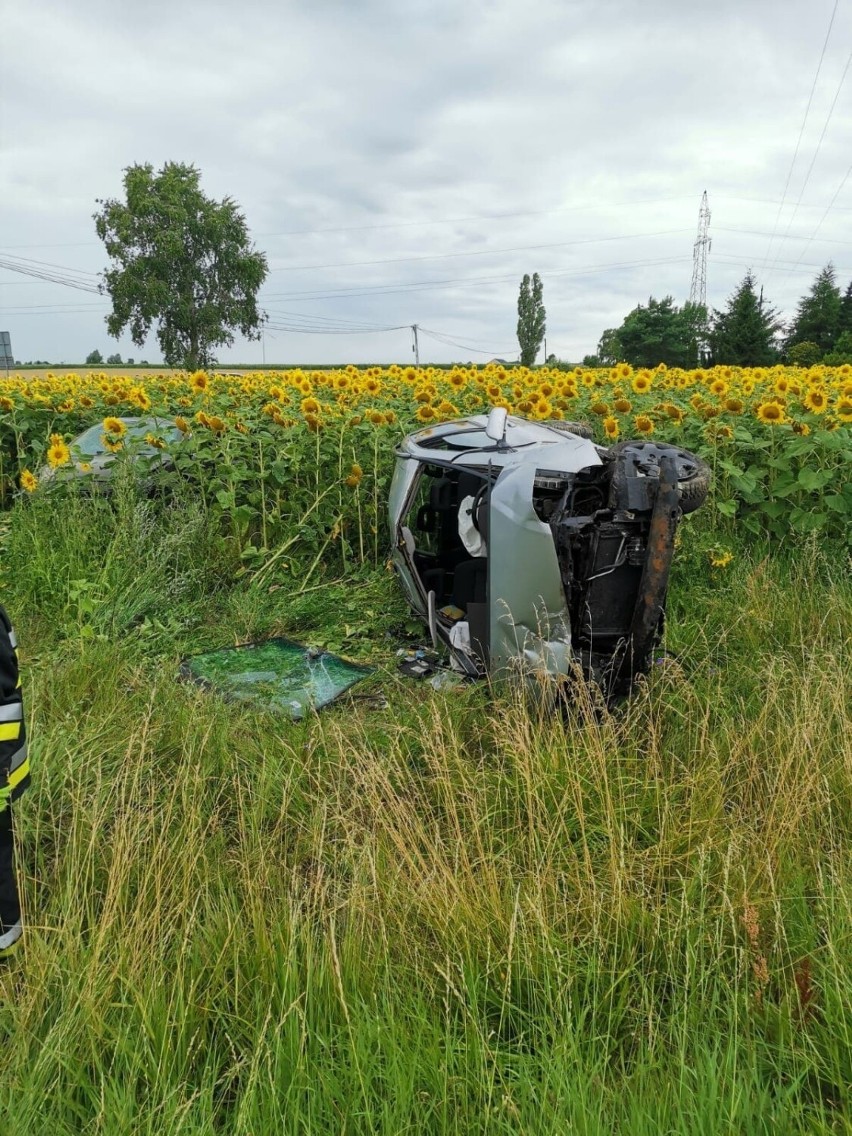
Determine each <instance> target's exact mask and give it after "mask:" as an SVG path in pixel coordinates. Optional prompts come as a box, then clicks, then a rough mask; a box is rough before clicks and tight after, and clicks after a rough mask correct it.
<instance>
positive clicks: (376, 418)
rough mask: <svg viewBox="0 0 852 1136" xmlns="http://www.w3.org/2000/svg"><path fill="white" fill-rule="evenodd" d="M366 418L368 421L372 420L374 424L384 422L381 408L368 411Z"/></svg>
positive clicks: (381, 424) (378, 424) (379, 424)
mask: <svg viewBox="0 0 852 1136" xmlns="http://www.w3.org/2000/svg"><path fill="white" fill-rule="evenodd" d="M367 418H368V419H369V420H370V422H372V424H373V425H374V426H384V424H385V416H384V414H382V412H381V410H371V411H369V412H368V414H367Z"/></svg>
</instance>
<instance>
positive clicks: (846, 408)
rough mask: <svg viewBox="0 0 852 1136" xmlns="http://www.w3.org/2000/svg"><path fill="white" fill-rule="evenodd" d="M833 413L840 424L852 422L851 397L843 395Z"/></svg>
mask: <svg viewBox="0 0 852 1136" xmlns="http://www.w3.org/2000/svg"><path fill="white" fill-rule="evenodd" d="M834 413H835V414H836V415H837V417H838V418H839V419H840V421H841V422H852V395H843V396H842V398H839V399H838V400H837V404H836V405H835V407H834Z"/></svg>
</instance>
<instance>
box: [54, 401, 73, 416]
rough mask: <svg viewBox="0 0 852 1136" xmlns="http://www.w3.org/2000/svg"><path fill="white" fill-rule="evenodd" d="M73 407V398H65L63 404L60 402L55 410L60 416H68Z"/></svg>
mask: <svg viewBox="0 0 852 1136" xmlns="http://www.w3.org/2000/svg"><path fill="white" fill-rule="evenodd" d="M74 405H75V404H74V399H73V398H66V399H65V401H64V402H60V404H59V406H57V408H56V409H57V410H58V411H59V413H60V414H70V413H71V411H72V410H73V409H74Z"/></svg>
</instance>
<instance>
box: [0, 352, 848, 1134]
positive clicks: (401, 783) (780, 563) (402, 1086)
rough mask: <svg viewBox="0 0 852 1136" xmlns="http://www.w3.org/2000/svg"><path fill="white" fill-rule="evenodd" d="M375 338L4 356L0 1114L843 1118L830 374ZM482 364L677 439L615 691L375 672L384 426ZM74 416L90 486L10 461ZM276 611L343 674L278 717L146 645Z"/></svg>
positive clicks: (554, 397) (841, 667)
mask: <svg viewBox="0 0 852 1136" xmlns="http://www.w3.org/2000/svg"><path fill="white" fill-rule="evenodd" d="M376 371H378V369H371V370H369V371H367V372H364V373H358V374H356V373H355V372H354V369H348V370H345V371H335V372H329V373H328V374H310V375H309V374H305V373H304V372H288V373H282V374H272V375H267V374H264V375H260V374H254V375H249V376H243V377H240V378H239V379H228V378H227V377H225V378H221V379H219V378H213V377H211V376H208V375H207V374H206V373H203V372H199V373H197V374H195V375H192V376H172V377H168V378H163V377H158V376H155V375H151V376H148V377H147V378H144V379H143V378H139V379H138V381H137V379H136V378H134V377H130V376H128V377H127V378H126V379H125V378H122V377H121V376H114V377H107V376H100V375H92V376H85V377H80V376H77V377H67V378H61V377H60V378H56V379H52V380H48V379H46V378H45V379H44V380H38V381H34V382H33V383H32V385H30V382H29V380H24V381H22V382H18V381H13V382H9V383H7V384H6V386H2V384H0V404H2V405H0V410H2V415H0V460H1V461H2V463H3V464H2V469H0V487H2V490H3V493H4V500H5V501H6V503H7V505H8V506H9V507H8V508H7V510H6V511H4V512H2V513H0V596H2V601H3V602H4V603H5V605H6V606H7V607H8V609H9V611H10V612H11V614H12V616H13V618H14V619H15V622H16V624H17V628H18V633H19V639H20V641H21V644H22V650H21V654H22V660H23V665H24V674H25V679H24V683H25V694H26V699H27V706H28V712H29V730H30V736H31V756H32V761H33V767H34V778H33V787H32V789H31V790H30V791H29V793H28V794H27V795H26V796H25V797H24V798H23V799H22V800H21V801H20V803H19V804H18V805H16V823H17V830H18V833H19V837H20V864H21V871H22V884H23V891H24V899H25V905H26V923H27V932H26V937H25V944H24V947H23V949H22V950H21V951H20V952H19V953H18V955H17V956H16V957H15V958H14V960H13V961H12V962H11V964H9V965H7V966H6V967H4V968H3V969H0V1030H2V1037H3V1044H2V1046H0V1116H2V1118H3V1119H2V1134H3V1136H25V1134H26V1136H31V1134H35V1136H41V1134H44V1136H72V1134H73V1136H78V1134H80V1133H85V1134H87V1136H88V1134H99V1136H100V1134H103V1136H112V1134H120V1136H125V1134H133V1136H136V1134H139V1136H142V1134H150V1136H154V1134H157V1136H162V1134H167V1136H172V1134H180V1136H190V1134H191V1136H208V1134H210V1133H220V1132H221V1133H228V1134H229V1136H232V1134H233V1136H259V1134H263V1136H265V1134H267V1133H279V1132H282V1133H284V1132H293V1133H303V1134H305V1136H315V1134H322V1133H346V1134H360V1133H365V1134H366V1133H376V1134H378V1133H382V1134H384V1133H388V1134H390V1133H394V1134H396V1133H400V1134H401V1133H418V1134H419V1133H435V1134H439V1133H440V1134H444V1133H446V1134H450V1133H518V1132H520V1133H558V1134H560V1136H561V1134H563V1133H582V1134H598V1133H600V1134H607V1136H609V1134H610V1133H630V1134H631V1136H632V1134H633V1133H637V1134H640V1136H641V1134H644V1133H648V1134H649V1136H650V1134H652V1133H653V1134H654V1136H656V1134H658V1133H682V1132H683V1133H701V1134H706V1136H716V1134H718V1133H732V1134H733V1133H737V1134H741V1133H742V1134H751V1133H766V1134H767V1136H768V1134H773V1136H774V1134H776V1133H780V1134H786V1133H790V1134H794V1133H795V1134H799V1133H802V1134H804V1133H826V1134H828V1133H849V1132H852V1099H850V1096H852V1093H850V1086H852V918H851V916H852V855H850V849H852V649H850V642H852V574H850V571H849V568H850V562H849V534H850V529H849V518H850V516H852V485H850V481H849V477H848V469H849V457H850V452H852V451H850V442H851V440H852V431H850V422H852V378H850V374H849V373H847V372H843V371H842V370H835V371H830V370H825V369H820V368H815V369H812V372H807V374H805V373H804V372H800V371H797V370H796V369H794V368H777V369H774V370H772V371H760V372H759V371H757V370H755V371H753V372H745V371H742V372H740V371H737V370H733V371H731V369H717V370H714V371H713V372H707V373H704V372H689V373H687V372H674V371H669V372H667V373H666V372H664V371H657V372H653V373H652V372H638V373H635V374H634V373H632V372H631V371H630V369H629V368H626V369H625V368H623V367H620V368H615V369H613V370H612V371H611V372H605V373H595V372H582V373H579V374H574V375H572V374H567V375H565V374H561V373H558V372H546V371H544V370H542V371H536V372H523V373H521V372H511V373H510V372H503V371H502V370H501V369H500V368H485V369H483V370H481V371H478V370H476V369H473V368H471V369H469V370H465V369H454V370H453V371H451V372H449V373H446V374H444V373H440V374H439V373H437V372H433V371H429V370H424V371H420V372H418V371H416V370H415V369H414V368H411V369H410V371H411V374H409V373H408V371H406V372H404V373H403V372H402V371H401V369H399V368H397V369H396V371H393V370H391V369H389V371H388V372H387V373H385V372H381V371H379V373H375V372H376ZM725 371H731V373H730V374H729V375H728V374H726V373H724V372H725ZM850 371H852V369H850ZM492 388H493V390H492ZM501 398H502V399H503V401H504V402H505V403H507V404H511V405H512V406H513V408H514V409H516V410H518V411H519V412H520V413H529V414H530V415H531V416H533V417H538V418H541V419H542V420H544V419H546V418H548V417H550V416H562V417H570V416H575V415H576V416H577V417H585V418H587V419H588V420H590V421H592V422H593V423H594V425H595V429H596V431H597V434H598V437H599V441H603V440H604V439H605V438H606V439H611V438H613V437H618V436H619V433H620V434H621V435H622V436H624V435H627V434H628V432H629V431H633V430H638V431H639V432H640V433H645V434H650V435H652V436H654V437H660V438H663V439H665V440H669V441H677V442H678V443H679V444H685V445H688V446H690V447H692V448H695V449H698V450H699V451H700V452H701V453H702V454H703V456H705V457H706V459H707V460H708V461H709V462H710V463H711V465H712V467H713V470H714V475H715V476H714V489H713V492H712V494H711V498H710V500H709V501H708V503H707V504H706V505H705V506H704V507H702V509H700V510H699V511H698V512H697V513H695V514H694V515H692V516H691V517H689V518H687V519H686V520H685V521H684V523H683V525H682V527H681V529H680V534H681V541H680V547H679V550H678V555H677V560H676V570H675V576H674V579H673V583H672V591H671V597H670V603H669V619H668V625H667V644H666V646H667V648H668V651H669V652H670V654H667V655H665V656H662V655H661V656H660V658H661V662H660V663H659V665H657V666H655V667H654V668H653V671H652V674H651V676H650V678H649V680H648V681H647V682H643V683H642V684H641V685H640V686H639V688H638V689H637V690H636V693H635V696H634V697H633V699H632V700H631V701H630V702H629V703H628V704H626V705H624V706H622V707H620V708H619V709H618V710H616V711H614V712H613V713H612V714H607V715H601V714H599V713H595V712H594V708H593V707H592V706H590V705H575V706H573V707H572V708H571V709H570V710H569V711H567V712H566V714H565V715H564V716H555V715H554V714H553V713H551V712H547V711H545V710H544V708H543V707H544V706H545V705H546V704H547V701H548V700H547V697H546V696H547V691H543V692H541V693H542V695H543V697H542V698H541V699H537V697H536V696H534V695H526V696H524V695H522V694H521V693H520V692H519V691H517V690H515V689H513V688H511V687H508V686H495V687H493V688H490V687H488V686H487V685H484V684H480V685H471V686H466V687H463V688H461V689H459V690H444V691H441V692H437V691H435V690H433V689H432V688H431V687H430V686H429V685H428V684H424V683H418V682H417V681H415V680H411V679H405V678H403V677H402V676H401V675H400V674H399V672H398V671H397V669H396V661H397V660H396V651H397V649H398V648H399V647H401V646H403V645H405V644H407V643H408V642H411V641H412V637H413V636H417V635H422V634H423V632H422V630H421V629H418V627H417V625H416V624H413V623H412V622H411V620H410V618H409V615H408V613H407V611H406V609H405V607H404V605H403V603H402V599H401V595H400V593H399V589H398V586H397V584H396V581H395V580H394V577H393V576H392V574H391V573H390V572H388V571H387V568H386V555H387V548H386V538H385V536H384V528H383V525H384V501H385V495H386V491H387V484H388V478H389V472H390V468H391V465H392V452H393V445H394V444H395V441H396V440H397V439H398V437H399V436H400V434H401V433H403V432H405V431H406V430H408V429H411V428H413V426H414V425H415V424H416V423H418V422H421V423H422V422H431V421H434V420H438V419H440V418H442V417H444V418H445V417H448V416H452V415H453V414H457V413H458V412H459V411H460V410H461V411H463V412H465V413H469V412H472V411H475V410H477V409H481V408H482V406H483V404H486V405H487V402H488V400H492V401H494V400H499V399H501ZM453 400H455V402H453ZM527 406H529V407H530V408H531V409H529V410H528V409H527ZM149 410H150V411H151V412H152V413H157V414H161V415H168V416H174V417H175V419H176V421H177V420H180V421H183V422H184V425H185V426H186V430H185V431H184V430H183V427H181V430H182V432H183V433H184V434H185V438H184V440H183V443H182V444H181V446H180V447H178V448H177V449H176V450H175V452H174V461H175V468H174V471H173V473H169V474H168V475H167V479H166V485H165V487H164V488H165V489H166V490H167V495H166V496H165V497H160V496H155V497H149V496H148V495H147V494H144V493H143V492H141V490H140V487H139V486H138V485H137V484H136V481H135V479H134V477H133V469H134V466H133V464H132V462H131V461H130V460H125V459H127V458H129V457H130V456H131V455H129V454H128V452H127V451H125V450H123V449H122V446H123V439H122V437H121V434H120V431H119V430H118V427H120V425H121V424H120V423H117V424H116V420H115V418H112V417H110V416H111V415H117V414H128V413H138V412H139V411H142V412H147V411H149ZM604 411H605V412H606V413H604ZM184 416H185V417H184ZM93 417H94V419H96V420H100V419H101V418H103V419H104V429H105V432H106V434H107V437H108V438H111V439H112V441H111V444H112V445H114V446H115V448H116V452H117V453H118V454H119V458H118V463H119V464H118V467H117V469H118V472H117V473H116V477H115V491H114V493H113V494H112V496H111V497H109V498H103V497H91V496H89V495H87V494H86V493H85V492H78V491H77V489H75V488H74V486H71V487H70V488H69V487H67V486H66V488H65V489H62V487H61V485H60V486H59V488H58V489H55V490H51V491H49V492H44V491H42V489H41V488H39V484H38V482H37V480H36V479H35V478H34V477H32V474H31V473H30V475H29V478H27V476H26V474H27V472H28V471H29V470H31V469H38V468H39V466H40V463H42V462H44V461H47V462H50V463H51V464H53V465H54V466H55V467H56V468H57V469H60V470H61V469H63V468H65V467H67V466H69V464H70V463H71V462H72V461H75V460H78V459H77V458H76V457H75V455H74V454H73V452H72V451H71V449H70V448H69V446H68V442H69V441H70V440H71V438H72V437H73V435H74V433H75V432H76V431H78V430H80V429H81V428H82V427H83V426H84V425H86V424H90V422H91V420H92V418H93ZM186 419H188V421H186ZM113 431H115V432H113ZM19 484H20V485H21V486H22V487H23V490H21V489H19V488H18V485H19ZM77 484H80V483H77ZM28 489H31V490H32V492H27V490H28ZM272 634H284V635H289V636H291V637H293V638H295V639H298V640H300V641H302V642H305V643H309V644H311V645H316V646H320V647H325V648H328V649H330V650H333V651H338V652H341V653H343V654H344V655H346V656H348V657H351V658H354V659H357V660H361V661H370V662H371V663H373V664H374V665H375V667H376V668H377V669H376V672H375V674H374V675H373V676H372V677H371V678H369V679H368V680H366V681H365V682H364V683H362V684H360V685H359V686H357V687H356V688H354V692H353V694H352V696H351V697H348V698H346V699H344V700H342V701H341V702H339V703H337V704H336V705H334V706H332V707H330V708H329V709H327V710H325V711H323V712H322V713H321V714H320V715H318V716H314V717H311V718H310V719H307V720H305V721H302V722H298V723H294V722H290V721H288V720H282V719H280V718H274V717H271V716H267V715H263V714H260V713H256V712H252V711H251V710H249V709H247V708H245V707H243V708H239V707H236V706H234V705H228V704H226V703H224V702H222V701H220V700H219V699H217V698H216V697H214V696H212V695H210V694H206V693H203V692H201V691H200V690H199V689H197V688H195V687H190V686H187V685H185V684H182V683H180V682H179V681H177V673H178V667H179V664H180V661H181V659H183V658H184V657H185V656H186V655H187V654H190V653H192V652H195V651H202V650H205V649H207V648H210V647H214V646H219V645H224V644H230V643H234V642H246V641H250V640H252V639H255V638H261V637H264V636H267V635H272Z"/></svg>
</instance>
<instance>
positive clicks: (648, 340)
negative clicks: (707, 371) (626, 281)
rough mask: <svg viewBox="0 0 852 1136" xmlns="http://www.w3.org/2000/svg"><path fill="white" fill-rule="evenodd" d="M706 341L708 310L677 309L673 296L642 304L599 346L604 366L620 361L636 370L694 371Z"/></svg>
mask: <svg viewBox="0 0 852 1136" xmlns="http://www.w3.org/2000/svg"><path fill="white" fill-rule="evenodd" d="M706 337H707V309H706V308H705V307H704V306H703V305H701V304H684V306H683V307H682V308H678V307H677V305H676V304H675V302H674V300H673V298H672V297H671V296H665V297H664V298H663V299H662V300H656V299H655V298H654V297H653V296H651V297H650V298H649V300H648V303H647V305H643V304H639V305H638V306H637V307H635V308H634V309H633V311H632V312H630V313H629V315H627V316H626V318H625V319H624V322H623V323H622V325H621V327H619V328H608V329H607V331H605V332H604V333H603V335H602V336H601V341H600V343H599V344H598V356H599V358H600V361H601V364H602V365H604V366H611V365H612V364H613V363H615V362H617V361H618V360H620V359H621V360H624V361H625V362H627V363H631V364H632V365H633V366H634V367H656V366H657V364H658V363H665V364H666V366H668V367H695V366H697V364H698V361H699V352H700V348H701V344H702V343H703V342H704V341H705V339H706Z"/></svg>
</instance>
